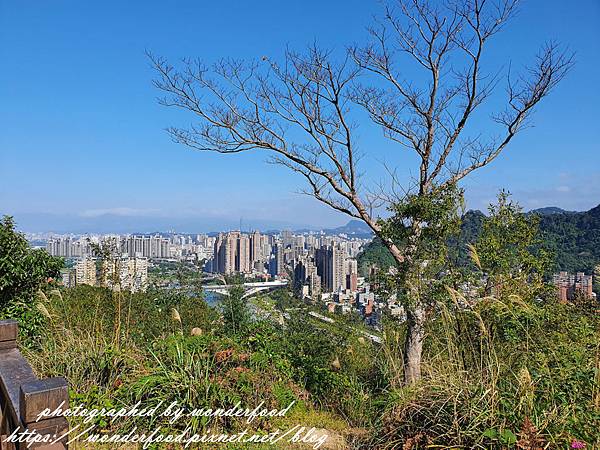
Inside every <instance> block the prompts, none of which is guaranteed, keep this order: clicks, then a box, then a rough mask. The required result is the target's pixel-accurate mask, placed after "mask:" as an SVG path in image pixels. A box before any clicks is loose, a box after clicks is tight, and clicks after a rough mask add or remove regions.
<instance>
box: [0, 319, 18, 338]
mask: <svg viewBox="0 0 600 450" xmlns="http://www.w3.org/2000/svg"><path fill="white" fill-rule="evenodd" d="M17 334H18V326H17V321H16V320H0V342H5V341H14V342H16V341H17Z"/></svg>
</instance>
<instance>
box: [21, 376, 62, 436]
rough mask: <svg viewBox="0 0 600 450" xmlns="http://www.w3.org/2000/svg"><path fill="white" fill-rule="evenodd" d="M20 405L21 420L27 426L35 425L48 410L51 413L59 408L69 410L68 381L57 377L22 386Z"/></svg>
mask: <svg viewBox="0 0 600 450" xmlns="http://www.w3.org/2000/svg"><path fill="white" fill-rule="evenodd" d="M19 405H20V411H21V415H20V417H21V420H22V421H23V423H24V424H27V425H29V424H31V423H34V422H35V421H36V420H37V418H38V416H39V414H40V413H41V412H42V411H44V410H45V409H46V408H48V409H50V410H51V411H54V410H56V409H57V408H61V409H63V410H65V409H67V408H68V407H69V392H68V385H67V380H65V379H64V378H60V377H56V378H47V379H45V380H34V381H28V382H25V383H23V384H21V393H20V403H19ZM59 416H62V414H59ZM57 417H58V416H57Z"/></svg>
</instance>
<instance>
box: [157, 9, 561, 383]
mask: <svg viewBox="0 0 600 450" xmlns="http://www.w3.org/2000/svg"><path fill="white" fill-rule="evenodd" d="M517 4H518V1H517V0H495V1H491V0H458V1H450V0H449V1H447V2H437V1H427V0H399V1H396V2H393V4H392V3H391V4H390V5H389V6H388V7H387V8H385V11H384V15H383V18H382V19H381V20H380V21H379V22H377V23H376V24H375V25H374V26H373V27H372V28H370V29H369V32H370V36H371V39H370V42H368V43H366V44H365V45H363V46H358V45H357V46H354V47H352V48H350V49H349V50H348V52H347V54H346V55H345V56H344V57H343V58H342V59H341V61H340V62H334V61H333V57H332V54H331V53H330V52H326V51H323V50H321V49H318V48H316V47H314V48H311V49H310V50H309V51H308V52H307V53H306V54H300V53H294V52H290V51H288V52H286V54H285V58H284V59H283V61H281V62H280V63H278V62H275V61H274V60H271V59H269V58H266V57H265V58H263V59H262V61H253V62H249V63H248V62H243V61H235V60H222V61H219V62H217V63H216V64H215V65H214V66H212V67H211V68H209V67H207V66H205V65H204V64H203V63H202V62H201V61H199V60H191V59H190V60H184V61H183V63H182V66H181V67H180V68H179V69H176V68H174V67H173V66H171V65H170V64H169V63H168V62H167V61H166V60H164V59H162V58H160V57H155V56H153V55H149V56H150V59H151V61H152V64H153V66H154V68H155V69H156V71H157V73H158V78H157V79H156V80H155V85H156V87H157V88H158V89H160V90H162V91H164V93H165V94H166V95H165V97H164V98H162V99H161V100H160V102H161V103H162V104H163V105H165V106H174V107H177V108H181V109H183V110H186V111H189V112H191V113H193V117H195V119H196V120H197V122H196V123H194V124H192V125H191V126H190V127H189V128H184V129H182V128H169V129H168V131H169V133H170V134H171V136H172V137H173V139H174V140H175V141H176V142H178V143H181V144H184V145H186V146H189V147H191V148H194V149H197V150H202V151H213V152H218V153H224V154H234V153H241V152H247V151H255V150H263V151H265V152H266V153H267V154H269V155H270V161H271V162H273V163H276V164H281V165H283V166H285V167H287V168H288V169H290V170H291V171H293V172H295V173H297V174H299V175H300V176H301V177H303V178H304V180H305V181H306V185H307V187H308V189H307V191H306V193H308V194H309V195H312V196H314V197H315V198H316V199H318V200H319V201H321V202H323V203H325V204H327V205H329V206H330V207H332V208H334V209H335V210H338V211H341V212H343V213H345V214H347V215H349V216H352V217H356V218H358V219H361V220H363V221H364V222H365V223H366V224H367V225H368V226H369V227H370V228H371V229H372V230H373V232H374V233H375V235H376V236H377V237H379V238H381V239H382V241H383V242H384V243H385V245H386V247H387V248H388V250H389V251H390V253H391V254H392V255H393V257H394V259H395V260H396V262H398V263H399V264H405V265H408V266H411V267H417V266H418V265H420V264H421V263H422V262H423V261H419V258H418V255H417V253H416V252H417V249H418V248H419V245H416V243H418V242H419V241H420V240H421V236H422V233H423V228H424V226H426V224H424V223H423V222H422V221H421V220H420V219H419V218H418V217H408V218H406V222H407V223H406V225H407V229H409V230H410V233H411V236H410V238H409V239H407V240H405V241H404V243H405V244H406V245H401V244H400V243H398V242H395V241H394V240H393V239H392V238H390V236H388V235H387V234H386V233H385V230H384V228H385V227H384V223H385V221H381V220H378V217H377V215H376V213H375V212H374V211H377V208H378V207H381V206H386V205H387V206H390V205H392V204H402V203H403V202H404V201H405V199H406V198H408V197H409V196H413V197H412V198H414V196H417V197H419V196H423V197H426V196H429V195H430V194H431V192H433V191H434V190H436V189H444V188H445V187H447V186H449V185H455V184H456V183H458V182H459V181H460V180H462V179H463V178H464V177H466V176H467V175H469V174H470V173H471V172H473V171H475V170H477V169H479V168H481V167H484V166H486V165H488V164H490V163H491V162H492V161H493V160H494V159H496V158H497V157H498V155H500V153H501V152H502V151H503V150H504V149H505V148H506V147H507V146H508V144H509V143H510V142H511V141H512V139H513V138H514V136H515V135H517V134H518V133H519V132H520V131H521V130H523V129H524V128H525V126H526V125H527V123H528V120H529V118H530V117H531V114H532V112H533V110H534V108H535V107H536V105H537V104H538V103H539V102H540V101H541V100H542V99H544V98H545V97H546V96H547V95H548V93H549V92H550V91H551V90H552V89H553V88H554V87H555V86H556V85H557V84H558V83H559V82H560V81H561V80H562V79H563V77H564V76H565V74H566V73H567V72H568V70H569V68H570V67H571V65H572V57H571V56H570V55H567V54H565V53H564V52H562V51H561V50H560V49H559V47H558V46H557V45H556V44H553V43H550V44H547V45H546V46H544V47H543V48H542V49H541V51H540V52H539V54H538V55H537V57H536V58H535V60H534V62H533V64H532V65H531V66H529V67H526V68H525V70H524V71H523V73H522V75H517V76H515V75H514V74H512V73H510V70H509V71H508V74H507V76H506V83H505V86H506V95H505V100H504V103H503V104H501V105H495V106H496V108H494V109H495V110H496V113H495V114H493V115H492V117H491V120H490V122H489V124H490V126H489V127H488V128H486V129H485V130H482V129H481V128H479V129H476V130H474V129H471V128H469V127H468V124H469V123H470V122H471V121H472V118H473V117H474V116H475V113H476V112H477V111H479V110H480V109H481V108H480V107H481V105H482V104H484V102H486V100H489V99H490V98H491V96H490V94H491V92H492V90H493V89H494V88H496V87H497V86H498V85H499V83H500V74H499V73H494V72H492V73H490V71H489V70H484V69H483V64H484V55H486V50H487V48H488V44H489V42H490V41H492V39H493V38H494V37H495V36H496V35H498V33H499V32H500V31H501V30H502V29H503V28H504V27H505V25H506V23H507V22H508V21H509V20H510V19H511V18H512V17H513V16H514V14H515V12H516V9H517ZM411 64H412V68H410V69H408V68H409V67H410V65H411ZM415 67H416V70H417V71H421V72H422V73H423V74H425V77H424V78H423V79H422V80H410V79H407V77H406V73H408V70H413V68H415ZM413 73H414V72H413ZM360 111H363V112H366V114H367V116H368V117H369V118H370V123H371V124H374V125H376V126H379V127H381V129H382V130H383V134H384V136H385V137H386V138H388V139H389V140H390V141H391V142H393V143H395V144H397V145H398V146H399V147H400V148H404V149H408V150H409V151H411V152H413V154H414V155H415V156H416V166H415V167H414V169H415V170H414V172H411V173H415V174H416V175H415V177H414V179H413V182H412V183H410V184H409V185H402V184H401V183H399V181H398V179H399V178H398V170H399V169H402V168H399V167H388V171H387V175H388V178H387V180H386V181H385V182H384V183H382V185H383V186H387V187H388V189H377V190H374V189H373V187H371V186H368V185H367V184H366V182H365V180H364V179H362V178H361V171H360V167H359V161H360V159H361V154H360V153H359V152H358V138H357V134H356V128H357V124H356V120H357V117H358V114H359V113H360ZM483 131H485V133H484V132H483ZM487 134H489V135H490V136H496V137H491V138H488V137H486V135H487ZM364 147H367V145H364V144H363V148H364ZM411 272H414V271H412V270H411ZM425 301H426V299H423V298H422V296H421V295H420V294H415V297H414V298H413V299H412V300H411V302H409V303H408V304H407V305H406V306H407V310H408V321H407V327H408V332H407V341H406V345H405V351H406V354H407V355H409V357H408V360H406V361H405V367H404V377H405V381H406V382H407V383H412V382H414V381H417V380H418V379H419V378H420V365H421V364H420V362H421V350H420V349H421V346H422V340H423V334H422V332H420V331H419V330H422V329H423V326H424V324H425V322H426V319H427V317H426V316H427V315H426V312H425V311H426V308H424V307H423V306H424V303H423V302H425Z"/></svg>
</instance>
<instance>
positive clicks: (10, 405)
mask: <svg viewBox="0 0 600 450" xmlns="http://www.w3.org/2000/svg"><path fill="white" fill-rule="evenodd" d="M35 380H37V377H36V376H35V374H34V373H33V370H32V369H31V366H30V365H29V364H28V363H27V361H26V360H25V358H23V355H21V353H20V352H19V350H18V349H16V348H13V349H10V350H0V396H2V398H3V399H4V400H5V401H6V403H7V405H6V411H4V414H6V415H7V416H8V415H9V416H10V417H11V419H12V421H13V423H20V421H21V419H20V417H21V415H20V412H19V401H20V395H21V394H20V392H21V391H20V388H21V385H22V384H23V383H27V382H30V381H35Z"/></svg>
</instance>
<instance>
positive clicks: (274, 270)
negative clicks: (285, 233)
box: [269, 242, 285, 277]
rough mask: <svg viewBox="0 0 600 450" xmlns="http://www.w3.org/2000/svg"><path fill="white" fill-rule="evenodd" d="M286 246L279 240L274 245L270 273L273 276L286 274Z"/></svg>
mask: <svg viewBox="0 0 600 450" xmlns="http://www.w3.org/2000/svg"><path fill="white" fill-rule="evenodd" d="M284 255H285V248H284V246H283V243H282V242H277V243H276V244H275V245H274V246H273V257H272V258H271V260H270V261H269V273H270V274H271V276H274V277H275V276H281V275H284V274H285V260H284V257H285V256H284Z"/></svg>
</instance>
